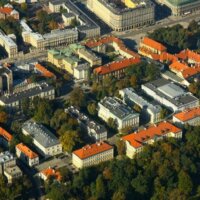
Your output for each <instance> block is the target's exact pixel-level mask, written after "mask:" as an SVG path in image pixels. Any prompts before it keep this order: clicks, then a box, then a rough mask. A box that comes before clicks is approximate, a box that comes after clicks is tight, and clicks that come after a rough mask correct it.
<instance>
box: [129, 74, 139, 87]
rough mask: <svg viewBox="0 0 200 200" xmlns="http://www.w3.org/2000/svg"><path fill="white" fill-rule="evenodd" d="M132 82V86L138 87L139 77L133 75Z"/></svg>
mask: <svg viewBox="0 0 200 200" xmlns="http://www.w3.org/2000/svg"><path fill="white" fill-rule="evenodd" d="M130 84H131V87H133V88H136V87H137V86H138V85H137V77H136V75H134V74H133V75H132V76H131V78H130Z"/></svg>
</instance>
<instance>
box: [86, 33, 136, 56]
mask: <svg viewBox="0 0 200 200" xmlns="http://www.w3.org/2000/svg"><path fill="white" fill-rule="evenodd" d="M109 43H115V44H117V45H118V47H119V48H120V49H121V50H122V51H124V52H126V53H128V54H130V55H132V56H133V57H139V55H138V54H137V53H136V52H134V51H131V50H130V49H128V48H127V47H126V46H125V44H124V43H123V41H122V40H120V39H119V38H117V37H114V36H106V37H102V38H99V39H92V40H89V41H87V42H86V43H85V46H87V47H89V48H94V47H97V46H101V45H103V44H109Z"/></svg>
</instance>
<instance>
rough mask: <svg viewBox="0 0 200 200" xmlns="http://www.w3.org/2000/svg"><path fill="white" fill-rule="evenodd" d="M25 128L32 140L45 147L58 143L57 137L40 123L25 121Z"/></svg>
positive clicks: (23, 128) (23, 127)
mask: <svg viewBox="0 0 200 200" xmlns="http://www.w3.org/2000/svg"><path fill="white" fill-rule="evenodd" d="M22 130H25V131H26V132H27V133H28V134H29V135H30V136H31V137H32V138H33V139H34V140H36V141H37V142H38V143H39V144H40V145H42V146H43V147H45V148H48V147H51V146H54V145H57V144H59V140H58V139H57V137H56V136H55V135H54V134H53V133H52V132H50V131H49V130H48V129H47V128H46V127H45V126H43V125H42V124H37V123H35V122H32V121H27V122H25V123H24V124H23V126H22Z"/></svg>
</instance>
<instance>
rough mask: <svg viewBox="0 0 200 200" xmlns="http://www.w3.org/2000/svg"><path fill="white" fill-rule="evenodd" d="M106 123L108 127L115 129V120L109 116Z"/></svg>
mask: <svg viewBox="0 0 200 200" xmlns="http://www.w3.org/2000/svg"><path fill="white" fill-rule="evenodd" d="M107 124H108V127H109V128H111V129H114V130H116V129H117V124H116V121H115V120H114V119H113V118H109V119H108V122H107Z"/></svg>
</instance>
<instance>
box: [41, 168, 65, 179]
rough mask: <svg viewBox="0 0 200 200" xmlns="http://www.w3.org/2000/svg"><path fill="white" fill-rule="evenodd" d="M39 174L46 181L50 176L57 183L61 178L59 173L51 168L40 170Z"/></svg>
mask: <svg viewBox="0 0 200 200" xmlns="http://www.w3.org/2000/svg"><path fill="white" fill-rule="evenodd" d="M40 173H42V174H43V175H44V176H46V178H47V179H48V178H49V177H50V176H54V177H55V179H56V180H57V181H61V179H62V177H61V174H60V172H59V171H56V170H54V169H52V168H47V169H44V170H42V171H41V172H40Z"/></svg>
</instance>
